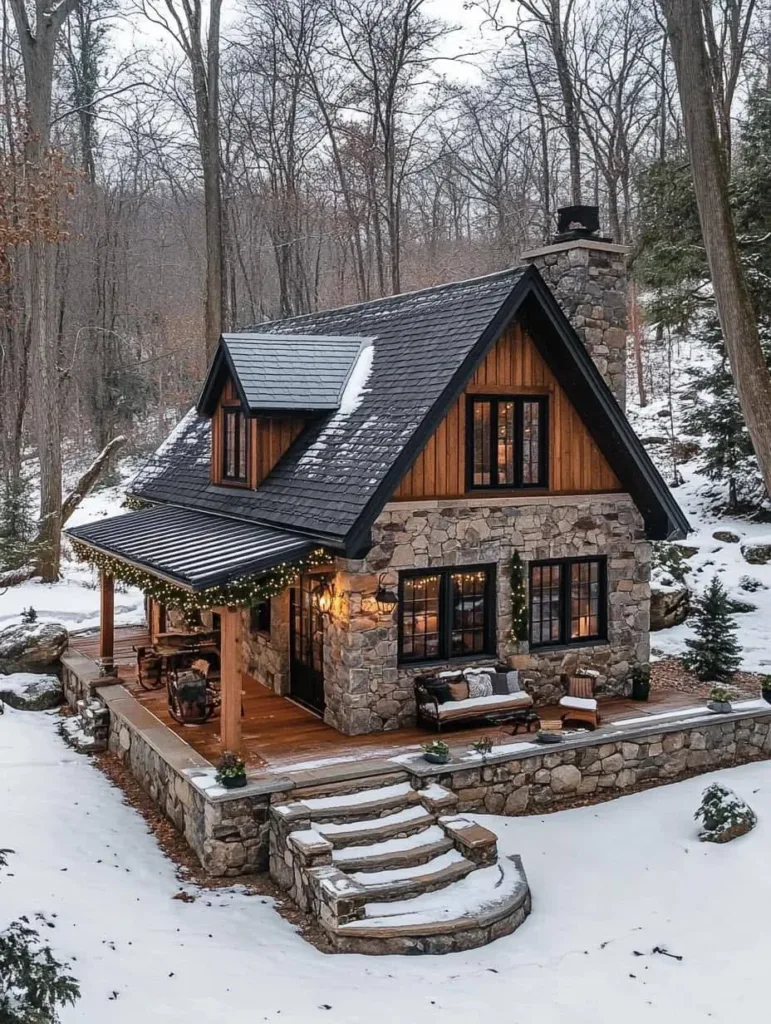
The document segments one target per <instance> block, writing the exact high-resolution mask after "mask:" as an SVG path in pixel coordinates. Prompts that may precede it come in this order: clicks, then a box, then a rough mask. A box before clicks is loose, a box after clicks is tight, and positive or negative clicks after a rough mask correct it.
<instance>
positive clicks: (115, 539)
mask: <svg viewBox="0 0 771 1024" xmlns="http://www.w3.org/2000/svg"><path fill="white" fill-rule="evenodd" d="M65 532H66V534H67V536H69V537H72V539H73V540H76V541H79V542H80V543H82V544H86V545H87V546H88V547H90V548H93V549H94V550H95V551H100V552H102V553H104V554H108V555H112V556H113V557H114V558H118V559H120V560H121V561H124V562H128V563H130V564H132V565H136V566H139V567H140V568H142V569H144V570H146V571H147V572H149V573H152V574H153V575H154V576H158V577H160V578H162V579H166V580H169V581H170V582H172V583H174V584H176V585H177V586H181V587H185V588H186V589H188V590H192V591H199V590H206V589H207V588H209V587H215V586H221V585H222V584H225V583H231V582H233V581H234V580H237V579H241V578H242V577H244V576H251V575H253V574H255V573H259V572H262V571H265V570H268V569H271V568H273V567H274V566H276V565H279V564H281V563H283V562H288V561H292V560H293V559H295V558H301V557H302V556H303V555H306V554H308V553H309V552H310V551H312V550H314V549H315V548H317V547H318V545H317V544H316V543H314V542H313V541H310V540H308V538H307V537H298V536H297V535H296V534H291V533H287V532H285V531H284V530H278V529H276V528H275V527H271V526H260V525H259V524H257V523H247V522H244V521H243V520H239V519H230V518H228V517H226V516H218V515H212V514H210V513H208V512H199V511H197V510H193V509H189V508H180V507H179V506H176V505H153V506H151V507H149V508H144V509H141V510H139V511H137V512H129V513H127V514H126V515H122V516H113V517H112V518H110V519H99V520H97V521H96V522H94V523H88V524H86V525H85V526H76V527H73V528H72V529H69V530H67V531H65Z"/></svg>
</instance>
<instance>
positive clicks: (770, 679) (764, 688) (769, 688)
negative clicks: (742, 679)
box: [760, 676, 771, 704]
mask: <svg viewBox="0 0 771 1024" xmlns="http://www.w3.org/2000/svg"><path fill="white" fill-rule="evenodd" d="M760 692H761V693H762V694H763V700H764V701H765V702H766V703H767V704H771V676H761V677H760Z"/></svg>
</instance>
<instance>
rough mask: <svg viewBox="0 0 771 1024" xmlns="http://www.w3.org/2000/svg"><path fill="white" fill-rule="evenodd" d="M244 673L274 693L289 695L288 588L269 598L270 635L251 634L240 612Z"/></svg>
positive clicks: (246, 613) (246, 617) (245, 614)
mask: <svg viewBox="0 0 771 1024" xmlns="http://www.w3.org/2000/svg"><path fill="white" fill-rule="evenodd" d="M242 616H243V618H242V624H243V637H244V670H245V671H246V672H248V673H249V675H251V676H253V677H254V678H255V679H257V680H258V681H259V682H261V683H262V684H263V685H264V686H267V687H268V688H269V689H271V690H273V692H274V693H278V694H282V695H283V694H287V693H289V589H288V588H287V589H286V590H284V591H283V592H282V593H281V594H279V595H278V596H277V597H274V598H272V599H271V604H270V635H266V634H265V633H257V632H252V631H251V629H250V625H249V621H250V614H249V609H248V608H245V609H244V610H243V612H242Z"/></svg>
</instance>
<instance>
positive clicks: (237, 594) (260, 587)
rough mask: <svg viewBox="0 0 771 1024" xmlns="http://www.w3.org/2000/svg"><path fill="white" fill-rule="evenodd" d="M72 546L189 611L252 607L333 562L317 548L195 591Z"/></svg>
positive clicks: (94, 563)
mask: <svg viewBox="0 0 771 1024" xmlns="http://www.w3.org/2000/svg"><path fill="white" fill-rule="evenodd" d="M72 547H73V550H74V552H75V555H76V557H77V558H78V559H80V561H82V562H88V563H89V565H92V566H94V567H95V568H96V569H99V570H100V572H103V573H106V574H107V575H108V576H112V577H114V578H115V579H116V580H120V581H121V582H123V583H127V584H128V585H129V586H132V587H137V588H138V589H139V590H141V591H143V592H144V593H145V594H147V596H148V597H152V598H153V600H155V601H158V602H160V603H161V604H163V605H165V606H166V607H168V608H178V609H179V610H180V611H182V612H184V613H186V614H189V613H191V612H194V611H205V610H207V609H210V608H219V607H226V608H236V607H239V606H244V607H251V606H252V605H256V604H259V603H260V602H261V601H267V599H268V598H270V597H275V596H276V595H277V594H280V593H281V591H282V590H284V589H285V588H286V587H291V586H293V585H294V584H295V583H297V580H298V579H299V578H300V576H301V574H302V573H304V572H307V570H309V569H314V568H316V567H317V566H320V565H329V564H330V563H331V562H332V556H331V555H330V554H329V552H327V551H325V550H324V548H316V550H315V551H311V553H310V554H309V555H307V556H305V557H304V558H297V559H295V560H293V561H291V562H281V563H280V564H279V565H276V566H274V567H273V568H272V569H268V570H267V571H266V572H262V573H258V574H256V575H254V576H247V577H245V578H244V579H240V580H235V581H234V582H233V583H226V584H223V585H222V586H217V587H209V588H207V589H206V590H201V591H198V592H194V591H190V590H185V589H184V588H183V587H179V586H175V584H173V583H169V582H168V581H167V580H162V579H160V578H159V577H158V576H153V575H152V573H149V572H147V571H146V570H145V569H140V568H138V567H137V566H135V565H130V564H129V563H128V562H123V561H121V560H120V559H118V558H114V557H112V556H111V555H107V554H105V553H104V552H102V551H95V550H94V549H93V548H91V547H89V546H88V545H87V544H84V543H83V542H82V541H77V540H73V541H72Z"/></svg>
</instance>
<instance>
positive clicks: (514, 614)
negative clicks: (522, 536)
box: [509, 551, 529, 643]
mask: <svg viewBox="0 0 771 1024" xmlns="http://www.w3.org/2000/svg"><path fill="white" fill-rule="evenodd" d="M509 580H510V581H511V630H510V632H509V636H510V638H511V639H512V640H514V641H516V642H517V643H521V642H522V641H525V640H527V636H528V625H529V623H528V614H527V587H526V586H525V567H524V565H523V564H522V559H521V558H520V557H519V552H517V551H515V552H514V554H513V555H512V556H511V562H510V563H509Z"/></svg>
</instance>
